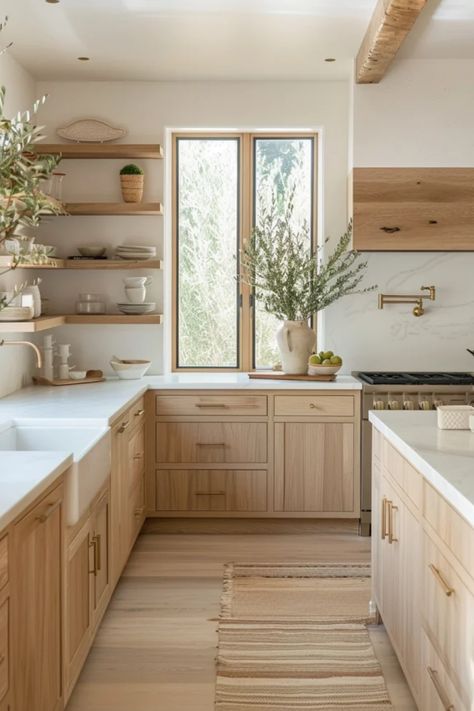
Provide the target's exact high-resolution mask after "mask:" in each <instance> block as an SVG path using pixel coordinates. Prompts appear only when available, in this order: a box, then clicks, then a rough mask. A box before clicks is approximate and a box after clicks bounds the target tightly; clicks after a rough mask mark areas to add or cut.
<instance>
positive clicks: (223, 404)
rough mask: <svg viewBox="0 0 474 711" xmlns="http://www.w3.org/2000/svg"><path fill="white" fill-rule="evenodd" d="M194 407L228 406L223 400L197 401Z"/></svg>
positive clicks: (225, 408) (225, 407) (224, 407)
mask: <svg viewBox="0 0 474 711" xmlns="http://www.w3.org/2000/svg"><path fill="white" fill-rule="evenodd" d="M196 407H220V408H223V409H224V410H227V408H228V407H229V406H228V405H226V404H225V403H224V402H197V403H196Z"/></svg>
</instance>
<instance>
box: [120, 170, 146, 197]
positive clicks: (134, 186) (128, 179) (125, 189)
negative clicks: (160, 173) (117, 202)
mask: <svg viewBox="0 0 474 711" xmlns="http://www.w3.org/2000/svg"><path fill="white" fill-rule="evenodd" d="M144 177H145V176H143V175H121V176H120V187H121V188H122V197H123V199H124V201H125V202H141V201H142V199H143V182H144V180H143V179H144Z"/></svg>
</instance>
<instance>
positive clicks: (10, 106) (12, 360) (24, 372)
mask: <svg viewBox="0 0 474 711" xmlns="http://www.w3.org/2000/svg"><path fill="white" fill-rule="evenodd" d="M0 84H1V85H3V86H6V89H7V94H6V102H5V115H6V116H14V115H15V114H16V113H17V111H20V110H25V109H28V108H30V107H31V104H32V103H33V101H34V99H35V98H36V97H35V82H34V80H33V78H32V77H31V76H30V75H29V74H28V72H26V71H25V70H24V69H23V67H21V66H20V65H19V64H18V63H17V62H16V61H15V60H14V59H13V58H12V57H11V55H9V54H4V55H3V56H2V57H0ZM18 281H21V277H20V276H19V274H18V273H16V274H11V273H10V274H8V275H5V276H2V277H0V291H8V290H10V289H11V288H12V286H13V285H14V284H15V283H16V282H18ZM20 337H21V336H20V335H19V334H13V335H12V336H11V337H10V336H7V337H6V338H5V340H15V339H17V338H20ZM0 340H1V338H0ZM33 364H34V354H33V351H32V350H31V349H30V348H26V347H24V346H14V347H13V346H12V347H11V348H10V347H8V348H4V347H2V348H0V397H2V396H3V395H7V394H8V393H10V392H13V391H14V390H17V389H18V388H20V387H22V385H26V384H27V383H28V382H30V379H31V373H32V372H33V371H32V366H33Z"/></svg>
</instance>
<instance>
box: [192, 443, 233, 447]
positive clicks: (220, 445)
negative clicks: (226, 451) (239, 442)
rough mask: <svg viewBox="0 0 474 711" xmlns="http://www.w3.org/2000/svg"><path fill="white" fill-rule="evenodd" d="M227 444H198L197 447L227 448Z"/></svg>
mask: <svg viewBox="0 0 474 711" xmlns="http://www.w3.org/2000/svg"><path fill="white" fill-rule="evenodd" d="M225 446H226V443H225V442H196V447H225Z"/></svg>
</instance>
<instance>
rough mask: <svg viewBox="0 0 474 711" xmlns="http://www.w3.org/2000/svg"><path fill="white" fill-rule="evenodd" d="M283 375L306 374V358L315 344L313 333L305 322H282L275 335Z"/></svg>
mask: <svg viewBox="0 0 474 711" xmlns="http://www.w3.org/2000/svg"><path fill="white" fill-rule="evenodd" d="M276 340H277V343H278V348H279V350H280V355H281V366H282V370H283V372H284V373H288V374H291V375H304V374H305V373H307V372H308V358H309V357H310V355H311V353H312V352H313V346H314V344H315V342H316V334H315V332H314V331H313V330H312V329H311V328H310V327H309V326H308V323H307V321H283V323H282V325H281V326H280V328H279V329H278V330H277V333H276Z"/></svg>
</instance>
